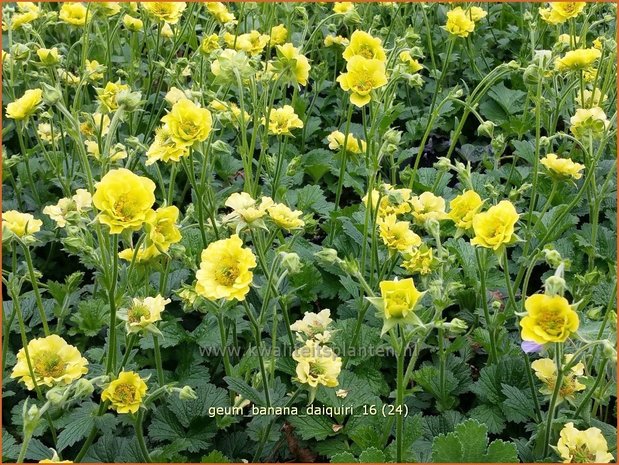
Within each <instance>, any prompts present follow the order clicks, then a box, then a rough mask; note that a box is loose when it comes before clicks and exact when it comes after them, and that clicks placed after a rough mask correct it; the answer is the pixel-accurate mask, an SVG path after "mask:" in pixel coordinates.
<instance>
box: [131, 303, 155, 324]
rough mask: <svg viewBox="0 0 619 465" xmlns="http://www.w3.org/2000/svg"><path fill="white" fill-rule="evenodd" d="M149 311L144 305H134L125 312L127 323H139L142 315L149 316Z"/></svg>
mask: <svg viewBox="0 0 619 465" xmlns="http://www.w3.org/2000/svg"><path fill="white" fill-rule="evenodd" d="M149 316H150V311H149V310H148V308H146V306H145V305H134V306H133V307H131V308H130V309H129V311H128V312H127V318H128V320H129V323H139V322H140V320H141V319H142V317H149Z"/></svg>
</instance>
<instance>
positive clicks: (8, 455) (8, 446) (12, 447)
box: [2, 428, 19, 461]
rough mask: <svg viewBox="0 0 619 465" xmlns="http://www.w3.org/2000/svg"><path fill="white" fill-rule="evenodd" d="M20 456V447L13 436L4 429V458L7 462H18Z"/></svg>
mask: <svg viewBox="0 0 619 465" xmlns="http://www.w3.org/2000/svg"><path fill="white" fill-rule="evenodd" d="M18 455H19V445H18V444H17V441H16V440H15V438H14V437H13V436H11V434H9V433H8V432H7V431H6V430H5V429H4V428H2V458H3V459H4V460H5V461H6V460H7V459H9V460H11V459H12V460H16V459H17V456H18Z"/></svg>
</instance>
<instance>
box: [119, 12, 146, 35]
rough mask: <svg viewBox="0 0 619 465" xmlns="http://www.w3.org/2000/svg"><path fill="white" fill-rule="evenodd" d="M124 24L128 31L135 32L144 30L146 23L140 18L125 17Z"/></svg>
mask: <svg viewBox="0 0 619 465" xmlns="http://www.w3.org/2000/svg"><path fill="white" fill-rule="evenodd" d="M123 24H124V25H125V27H126V28H127V29H128V30H130V31H133V32H138V31H141V30H142V29H143V28H144V22H142V20H141V19H140V18H134V17H133V16H131V15H125V16H123Z"/></svg>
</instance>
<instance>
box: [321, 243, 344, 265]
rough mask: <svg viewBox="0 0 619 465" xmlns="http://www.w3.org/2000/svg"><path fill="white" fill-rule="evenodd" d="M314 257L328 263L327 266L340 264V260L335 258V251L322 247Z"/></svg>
mask: <svg viewBox="0 0 619 465" xmlns="http://www.w3.org/2000/svg"><path fill="white" fill-rule="evenodd" d="M314 256H315V257H316V258H317V259H318V260H320V261H322V262H324V263H328V264H329V265H336V264H337V265H339V264H340V263H341V262H342V259H341V258H339V257H338V256H337V250H335V249H330V248H327V247H324V248H323V249H322V250H320V251H318V252H316V253H315V254H314Z"/></svg>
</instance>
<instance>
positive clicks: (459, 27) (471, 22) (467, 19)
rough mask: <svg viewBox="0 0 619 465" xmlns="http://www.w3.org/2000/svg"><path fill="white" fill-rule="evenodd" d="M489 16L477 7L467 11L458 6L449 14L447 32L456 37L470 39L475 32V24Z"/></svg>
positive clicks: (446, 25)
mask: <svg viewBox="0 0 619 465" xmlns="http://www.w3.org/2000/svg"><path fill="white" fill-rule="evenodd" d="M487 14H488V13H487V12H486V11H484V10H483V9H481V8H479V7H477V6H474V7H471V8H468V9H466V10H464V9H462V7H460V6H457V7H455V8H453V9H452V10H449V11H448V12H447V23H446V24H445V30H446V31H447V32H449V33H450V34H451V35H454V36H456V37H468V35H469V34H470V33H471V32H473V31H474V30H475V23H476V22H477V21H480V20H481V19H483V18H485V17H486V15H487Z"/></svg>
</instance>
